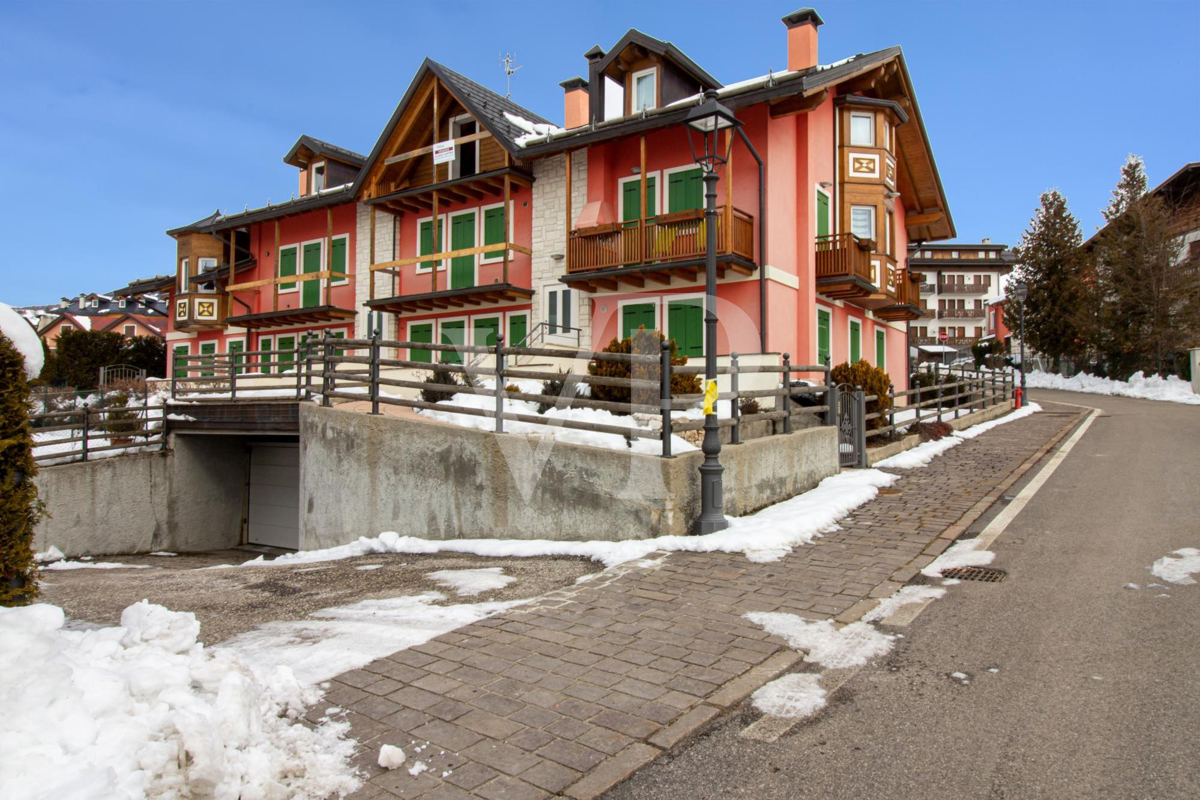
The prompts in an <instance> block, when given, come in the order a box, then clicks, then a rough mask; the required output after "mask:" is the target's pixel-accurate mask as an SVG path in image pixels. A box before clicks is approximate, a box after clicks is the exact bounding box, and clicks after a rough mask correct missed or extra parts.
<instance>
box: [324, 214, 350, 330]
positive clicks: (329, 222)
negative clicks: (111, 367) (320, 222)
mask: <svg viewBox="0 0 1200 800" xmlns="http://www.w3.org/2000/svg"><path fill="white" fill-rule="evenodd" d="M347 244H349V241H347ZM347 249H349V248H347ZM349 259H350V254H349V253H346V260H347V261H349ZM325 271H326V272H328V273H329V274H330V275H333V206H330V207H329V208H327V209H325ZM347 272H349V270H347ZM325 305H327V306H331V305H333V278H330V279H329V280H327V281H325Z"/></svg>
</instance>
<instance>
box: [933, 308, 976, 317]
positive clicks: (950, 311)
mask: <svg viewBox="0 0 1200 800" xmlns="http://www.w3.org/2000/svg"><path fill="white" fill-rule="evenodd" d="M984 311H985V310H984V309H982V308H939V309H938V318H939V319H983V315H984Z"/></svg>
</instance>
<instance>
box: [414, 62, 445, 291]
mask: <svg viewBox="0 0 1200 800" xmlns="http://www.w3.org/2000/svg"><path fill="white" fill-rule="evenodd" d="M438 116H439V114H438V79H437V76H436V75H434V77H433V142H432V144H433V145H434V146H437V143H438ZM429 160H430V162H433V154H432V153H430V155H429ZM431 166H432V167H433V172H432V176H433V183H437V182H438V165H437V163H436V162H433V163H432V164H431ZM438 223H439V220H438V193H437V192H434V193H433V219H432V220H431V221H430V223H429V239H430V241H432V242H433V252H435V253H438V252H441V249H442V243H441V237H440V236H438V233H439V231H438V228H439V227H441V226H440V225H439V224H438ZM420 230H421V228H420V225H418V226H417V249H418V250H420V249H421V241H420V239H421V237H420ZM437 271H438V265H437V262H436V261H434V262H432V263H431V264H430V266H429V291H431V292H436V291H437ZM446 285H447V286H449V285H450V284H449V283H447V284H446Z"/></svg>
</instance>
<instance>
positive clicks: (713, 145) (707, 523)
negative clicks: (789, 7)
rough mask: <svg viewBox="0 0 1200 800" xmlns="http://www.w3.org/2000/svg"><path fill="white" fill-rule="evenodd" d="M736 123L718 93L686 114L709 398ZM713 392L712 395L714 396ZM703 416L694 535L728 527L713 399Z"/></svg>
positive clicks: (706, 96)
mask: <svg viewBox="0 0 1200 800" xmlns="http://www.w3.org/2000/svg"><path fill="white" fill-rule="evenodd" d="M739 125H741V123H740V122H739V121H738V119H737V117H735V116H734V115H733V112H731V111H730V110H729V109H728V108H726V107H725V106H723V105H721V104H720V103H718V102H717V92H716V91H714V90H711V89H710V90H709V91H707V92H705V93H704V101H703V102H702V103H700V104H699V105H697V106H696V107H695V108H693V109H692V110H691V111H690V112H689V113H688V115H687V126H688V145H689V146H690V147H691V150H692V160H693V161H695V162H696V164H698V165H699V166H700V168H701V169H702V170H703V171H704V234H705V247H704V382H705V393H706V394H708V393H709V391H710V390H711V388H712V387H715V386H716V381H717V175H718V173H719V172H720V170H721V167H723V166H724V165H725V163H726V162H728V161H729V152H730V150H732V149H733V131H734V130H735V129H736V128H737V127H738V126H739ZM723 130H727V131H729V136H728V139H729V146H728V149H726V150H725V151H724V153H722V152H721V151H720V141H719V137H720V132H721V131H723ZM714 394H715V392H714ZM708 411H709V413H707V414H705V415H704V442H703V444H701V446H700V450H701V452H703V453H704V463H703V464H701V465H700V519H699V520H698V521H697V523H696V532H697V533H699V534H706V533H715V532H716V531H719V530H724V529H725V528H727V527H729V520H727V519H725V511H724V505H725V504H724V499H723V497H722V495H723V487H722V478H721V476H722V474H723V473H724V472H725V468H724V467H722V466H721V434H720V427H719V425H718V422H717V403H716V400H715V399H713V400H712V405H711V407H710V408H709V409H708Z"/></svg>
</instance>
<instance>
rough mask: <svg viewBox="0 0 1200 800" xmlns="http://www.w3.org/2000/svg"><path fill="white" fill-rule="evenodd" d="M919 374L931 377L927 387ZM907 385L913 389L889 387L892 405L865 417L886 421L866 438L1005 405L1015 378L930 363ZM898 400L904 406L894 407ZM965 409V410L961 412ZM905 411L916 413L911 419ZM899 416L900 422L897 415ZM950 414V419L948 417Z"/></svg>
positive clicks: (870, 398) (872, 397)
mask: <svg viewBox="0 0 1200 800" xmlns="http://www.w3.org/2000/svg"><path fill="white" fill-rule="evenodd" d="M920 375H932V376H933V382H932V384H931V385H929V386H921V385H920V382H921V379H920V377H919V376H920ZM909 385H910V386H914V388H911V389H908V390H907V391H903V392H897V391H896V390H895V387H894V386H890V387H888V394H887V396H888V397H889V398H890V399H891V406H890V408H888V409H887V410H886V411H874V412H871V413H868V414H867V415H866V416H865V420H866V422H868V423H870V421H871V420H875V419H885V420H886V421H887V424H886V425H880V426H878V427H875V428H874V429H868V430H867V433H866V435H867V438H873V437H876V436H883V435H885V434H888V433H891V432H892V431H899V430H902V429H909V430H913V429H915V427H916V426H917V425H919V424H920V423H922V422H945V421H946V419H958V418H959V416H960V414H961V413H969V412H970V411H973V410H975V409H977V408H978V409H979V410H984V409H987V408H989V407H992V406H996V405H999V404H1000V403H1005V402H1008V401H1009V400H1010V399H1011V398H1012V397H1013V391H1014V389H1015V388H1016V384H1015V377H1014V375H1013V373H1012V372H1010V371H1007V370H1006V371H1003V372H983V371H976V370H968V369H966V368H965V367H962V368H959V369H954V368H952V367H943V366H941V365H940V364H933V365H932V368H930V369H923V370H919V371H918V372H917V373H914V374H913V375H912V376H911V378H910V379H909ZM897 398H904V405H903V406H901V407H899V408H897V407H896V400H897ZM878 399H879V396H878V395H867V396H866V398H865V400H866V401H867V402H868V403H869V402H872V401H876V400H878ZM964 409H965V411H964ZM908 411H914V412H915V413H914V414H913V415H912V416H911V417H910V416H909V415H908V414H907V413H905V412H908ZM898 413H899V414H900V415H902V418H901V420H900V421H897V420H896V416H897V414H898ZM951 414H953V416H951Z"/></svg>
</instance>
